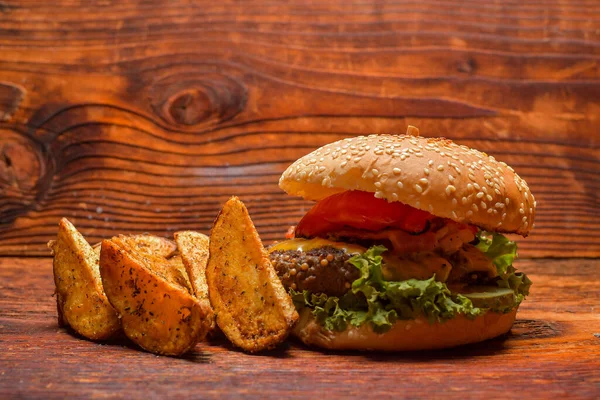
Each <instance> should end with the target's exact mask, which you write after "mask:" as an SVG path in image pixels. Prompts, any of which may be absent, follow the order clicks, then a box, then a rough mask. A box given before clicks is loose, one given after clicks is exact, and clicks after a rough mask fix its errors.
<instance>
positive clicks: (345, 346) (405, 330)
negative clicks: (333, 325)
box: [293, 308, 517, 351]
mask: <svg viewBox="0 0 600 400" xmlns="http://www.w3.org/2000/svg"><path fill="white" fill-rule="evenodd" d="M516 315H517V308H515V309H514V310H512V311H511V312H509V313H507V314H499V313H495V312H487V313H485V314H484V315H481V316H479V317H477V318H475V319H469V318H467V317H465V316H464V315H460V316H458V317H455V318H453V319H451V320H448V321H446V322H443V323H440V322H436V323H433V324H430V323H429V321H428V320H427V319H426V318H423V317H419V318H417V319H413V320H408V321H403V320H400V321H397V322H396V323H395V324H394V325H393V326H392V328H391V329H390V330H389V331H387V332H385V333H382V334H379V333H375V332H373V330H372V329H371V326H370V324H365V325H363V326H361V327H360V328H355V327H351V326H349V327H348V328H347V329H346V330H345V331H343V332H333V331H328V330H326V329H324V328H323V327H321V326H320V325H319V324H318V323H317V321H316V320H315V319H314V318H313V315H312V313H311V312H310V310H309V309H307V308H305V309H303V310H302V311H301V313H300V320H299V321H298V323H297V324H296V325H295V327H294V330H293V333H294V335H295V336H297V337H298V338H299V339H300V340H302V341H303V342H304V343H305V344H307V345H309V346H316V347H322V348H326V349H331V350H376V351H410V350H428V349H442V348H448V347H455V346H460V345H463V344H468V343H476V342H481V341H484V340H487V339H491V338H493V337H496V336H499V335H502V334H504V333H506V332H508V331H509V330H510V328H511V327H512V325H513V322H514V321H515V317H516Z"/></svg>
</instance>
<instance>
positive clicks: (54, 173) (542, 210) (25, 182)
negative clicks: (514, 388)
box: [0, 0, 600, 257]
mask: <svg viewBox="0 0 600 400" xmlns="http://www.w3.org/2000/svg"><path fill="white" fill-rule="evenodd" d="M108 4H110V6H107V5H108ZM599 32H600V5H599V4H598V2H597V1H593V0H578V1H576V2H568V3H565V2H562V1H558V0H543V1H542V0H540V1H535V2H527V3H526V4H523V3H522V2H517V1H511V2H502V1H496V0H489V1H486V2H477V1H467V2H463V1H458V0H449V1H442V0H425V1H423V2H416V1H407V0H394V1H392V0H390V1H377V2H364V1H358V0H357V1H352V2H341V1H339V0H335V1H323V2H317V3H310V4H308V2H304V1H293V2H286V3H280V2H268V3H265V2H243V3H238V2H230V1H224V2H219V3H215V2H183V1H169V2H167V1H159V0H154V1H145V2H137V1H131V0H126V1H120V2H114V3H113V2H106V5H105V4H104V3H89V4H86V5H81V4H79V3H77V5H76V6H75V3H73V2H71V1H69V0H63V1H58V2H53V3H52V5H49V4H48V3H47V2H44V1H37V0H29V1H19V2H17V1H14V2H13V1H4V2H1V3H0V49H1V51H0V121H3V122H0V254H1V255H44V254H47V250H46V248H45V243H46V242H47V241H48V240H49V239H50V238H51V237H53V236H54V234H55V232H56V224H57V222H58V220H59V218H60V217H62V216H66V217H69V218H70V219H71V220H72V221H73V222H74V223H75V224H76V226H77V227H78V228H79V229H80V230H81V231H82V232H83V233H84V234H85V235H86V236H87V237H88V238H89V239H90V240H91V241H98V240H100V238H102V237H107V236H111V235H114V234H116V233H138V232H151V233H154V234H159V235H164V236H171V234H172V232H173V231H175V230H182V229H195V230H200V231H203V232H205V233H208V232H207V231H208V229H209V227H210V226H211V223H212V220H213V219H214V217H215V216H216V214H217V211H218V209H219V208H220V206H221V204H222V203H223V202H224V201H225V200H226V199H227V198H228V197H229V196H230V195H238V196H240V198H241V199H242V200H243V201H245V202H246V204H247V205H248V208H249V211H250V213H251V215H252V217H253V219H254V221H255V223H256V225H257V228H258V230H259V232H260V233H261V236H262V237H263V239H264V240H265V241H266V242H267V243H269V242H270V241H273V240H277V239H281V238H282V237H283V234H284V232H285V231H286V229H287V226H288V225H291V224H295V223H296V222H297V221H298V219H299V218H300V217H301V216H302V215H303V213H304V212H305V211H306V210H307V209H308V207H310V203H308V202H304V201H301V200H299V199H295V198H291V197H288V196H286V195H285V194H284V193H282V192H281V191H280V190H279V188H278V187H277V181H278V178H279V175H280V174H281V172H282V171H283V170H284V169H285V168H286V167H287V166H288V165H289V164H290V163H291V162H292V161H294V160H295V159H296V158H298V157H300V156H302V155H304V154H306V153H307V152H309V151H311V150H313V149H315V148H316V147H318V146H321V145H323V144H325V143H328V142H331V141H333V140H337V139H340V138H343V137H347V136H354V135H359V134H366V133H373V132H385V133H387V132H403V131H404V130H405V128H406V125H407V124H409V123H410V124H413V125H416V126H418V127H419V128H420V129H421V133H422V134H424V135H426V136H446V137H449V138H452V139H455V140H456V141H458V142H460V143H463V144H466V145H468V146H472V147H476V148H478V149H480V150H483V151H486V152H489V153H491V154H493V155H494V156H496V157H497V158H498V159H501V160H503V161H506V162H507V163H509V164H510V165H512V166H513V167H515V169H516V170H517V172H519V173H520V175H522V176H523V177H524V178H525V179H526V180H527V182H528V183H529V185H530V187H531V190H532V192H533V193H534V194H535V195H536V198H537V200H538V213H537V216H538V218H537V221H536V229H535V230H534V233H533V234H532V235H531V236H530V237H529V238H527V239H526V240H521V241H520V243H521V255H522V256H526V257H546V256H554V257H573V256H578V257H598V256H600V235H599V234H598V233H599V232H600V222H598V221H600V218H599V217H600V202H599V201H598V191H599V189H600V183H599V182H600V151H599V150H598V139H599V137H600V121H599V120H598V115H600V34H599Z"/></svg>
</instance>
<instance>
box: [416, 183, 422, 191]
mask: <svg viewBox="0 0 600 400" xmlns="http://www.w3.org/2000/svg"><path fill="white" fill-rule="evenodd" d="M415 190H416V191H417V192H418V193H423V188H422V187H421V185H419V184H418V183H415Z"/></svg>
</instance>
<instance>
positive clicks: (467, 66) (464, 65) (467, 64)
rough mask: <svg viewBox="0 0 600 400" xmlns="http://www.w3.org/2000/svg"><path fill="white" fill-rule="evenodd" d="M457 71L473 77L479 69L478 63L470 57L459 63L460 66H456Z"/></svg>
mask: <svg viewBox="0 0 600 400" xmlns="http://www.w3.org/2000/svg"><path fill="white" fill-rule="evenodd" d="M456 69H457V70H458V72H463V73H465V74H469V75H472V74H474V73H475V70H476V69H477V62H476V61H475V60H474V59H473V58H471V57H469V58H467V59H466V60H463V61H459V63H458V65H457V66H456Z"/></svg>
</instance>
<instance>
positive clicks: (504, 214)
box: [502, 213, 506, 221]
mask: <svg viewBox="0 0 600 400" xmlns="http://www.w3.org/2000/svg"><path fill="white" fill-rule="evenodd" d="M505 218H506V213H502V221H504V219H505Z"/></svg>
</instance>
